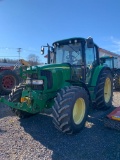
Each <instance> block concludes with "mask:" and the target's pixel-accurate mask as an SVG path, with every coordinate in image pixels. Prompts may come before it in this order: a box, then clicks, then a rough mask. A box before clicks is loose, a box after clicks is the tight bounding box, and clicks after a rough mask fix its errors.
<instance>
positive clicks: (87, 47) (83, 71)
mask: <svg viewBox="0 0 120 160" xmlns="http://www.w3.org/2000/svg"><path fill="white" fill-rule="evenodd" d="M42 51H43V49H42ZM48 63H49V64H54V63H55V64H64V63H67V64H69V66H70V68H71V80H74V81H83V82H85V83H89V81H90V77H91V73H92V70H93V69H94V67H95V66H97V65H99V55H98V47H97V46H96V45H95V44H94V42H93V39H92V38H91V37H89V38H88V39H84V38H71V39H65V40H60V41H56V42H54V43H53V46H52V47H50V46H49V47H48Z"/></svg>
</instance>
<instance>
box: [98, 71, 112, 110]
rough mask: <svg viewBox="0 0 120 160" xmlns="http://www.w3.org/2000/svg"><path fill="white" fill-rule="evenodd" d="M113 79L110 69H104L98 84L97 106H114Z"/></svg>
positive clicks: (99, 107) (101, 107)
mask: <svg viewBox="0 0 120 160" xmlns="http://www.w3.org/2000/svg"><path fill="white" fill-rule="evenodd" d="M112 97H113V79H112V74H111V72H110V71H109V70H103V71H102V72H101V73H100V75H99V77H98V81H97V86H96V108H97V109H109V108H110V107H111V106H112Z"/></svg>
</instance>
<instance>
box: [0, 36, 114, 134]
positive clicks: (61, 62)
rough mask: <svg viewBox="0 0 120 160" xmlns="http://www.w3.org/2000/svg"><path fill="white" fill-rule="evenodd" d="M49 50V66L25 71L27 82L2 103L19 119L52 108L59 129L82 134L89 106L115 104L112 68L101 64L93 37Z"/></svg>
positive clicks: (35, 67) (55, 44)
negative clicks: (93, 104)
mask: <svg viewBox="0 0 120 160" xmlns="http://www.w3.org/2000/svg"><path fill="white" fill-rule="evenodd" d="M44 47H47V48H48V64H46V65H44V66H39V65H38V66H30V67H28V68H27V69H26V70H24V71H22V70H21V73H20V74H21V76H22V77H23V79H25V83H22V84H19V85H18V86H16V87H15V89H13V90H12V92H11V94H10V95H9V100H6V99H5V98H3V97H1V98H0V101H1V102H3V103H5V104H7V105H8V106H10V107H11V108H13V112H15V113H16V115H18V116H19V117H22V118H23V117H28V116H31V115H33V114H36V113H39V112H41V111H42V110H43V109H45V108H46V109H49V108H52V110H53V112H52V117H53V123H54V125H55V127H56V128H57V129H58V130H60V131H62V132H64V133H66V134H72V133H77V132H79V131H80V130H81V129H82V128H83V127H84V124H85V122H86V119H87V117H88V113H89V106H90V104H92V103H93V102H94V103H96V109H108V108H110V107H111V104H112V96H113V80H112V71H111V69H110V68H109V67H106V66H102V65H100V62H99V60H100V59H99V50H98V46H97V45H96V44H95V43H94V42H93V39H92V38H88V39H85V38H69V39H64V40H60V41H56V42H54V43H53V45H52V46H49V45H48V44H47V46H43V47H42V49H41V52H42V54H43V53H44Z"/></svg>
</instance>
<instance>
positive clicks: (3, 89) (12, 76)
mask: <svg viewBox="0 0 120 160" xmlns="http://www.w3.org/2000/svg"><path fill="white" fill-rule="evenodd" d="M18 84H19V78H18V75H17V74H16V73H15V72H14V71H11V70H6V71H2V72H1V73H0V93H1V94H9V93H10V92H11V91H12V89H13V88H14V87H15V86H16V85H18Z"/></svg>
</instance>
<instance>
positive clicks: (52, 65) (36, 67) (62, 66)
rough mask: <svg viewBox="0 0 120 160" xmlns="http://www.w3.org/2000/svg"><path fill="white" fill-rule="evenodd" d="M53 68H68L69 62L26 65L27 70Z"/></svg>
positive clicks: (69, 66)
mask: <svg viewBox="0 0 120 160" xmlns="http://www.w3.org/2000/svg"><path fill="white" fill-rule="evenodd" d="M38 68H39V69H40V70H55V69H70V68H71V65H70V64H69V63H62V64H47V65H42V66H41V65H37V66H31V67H28V68H27V70H30V69H32V70H37V69H38Z"/></svg>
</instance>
